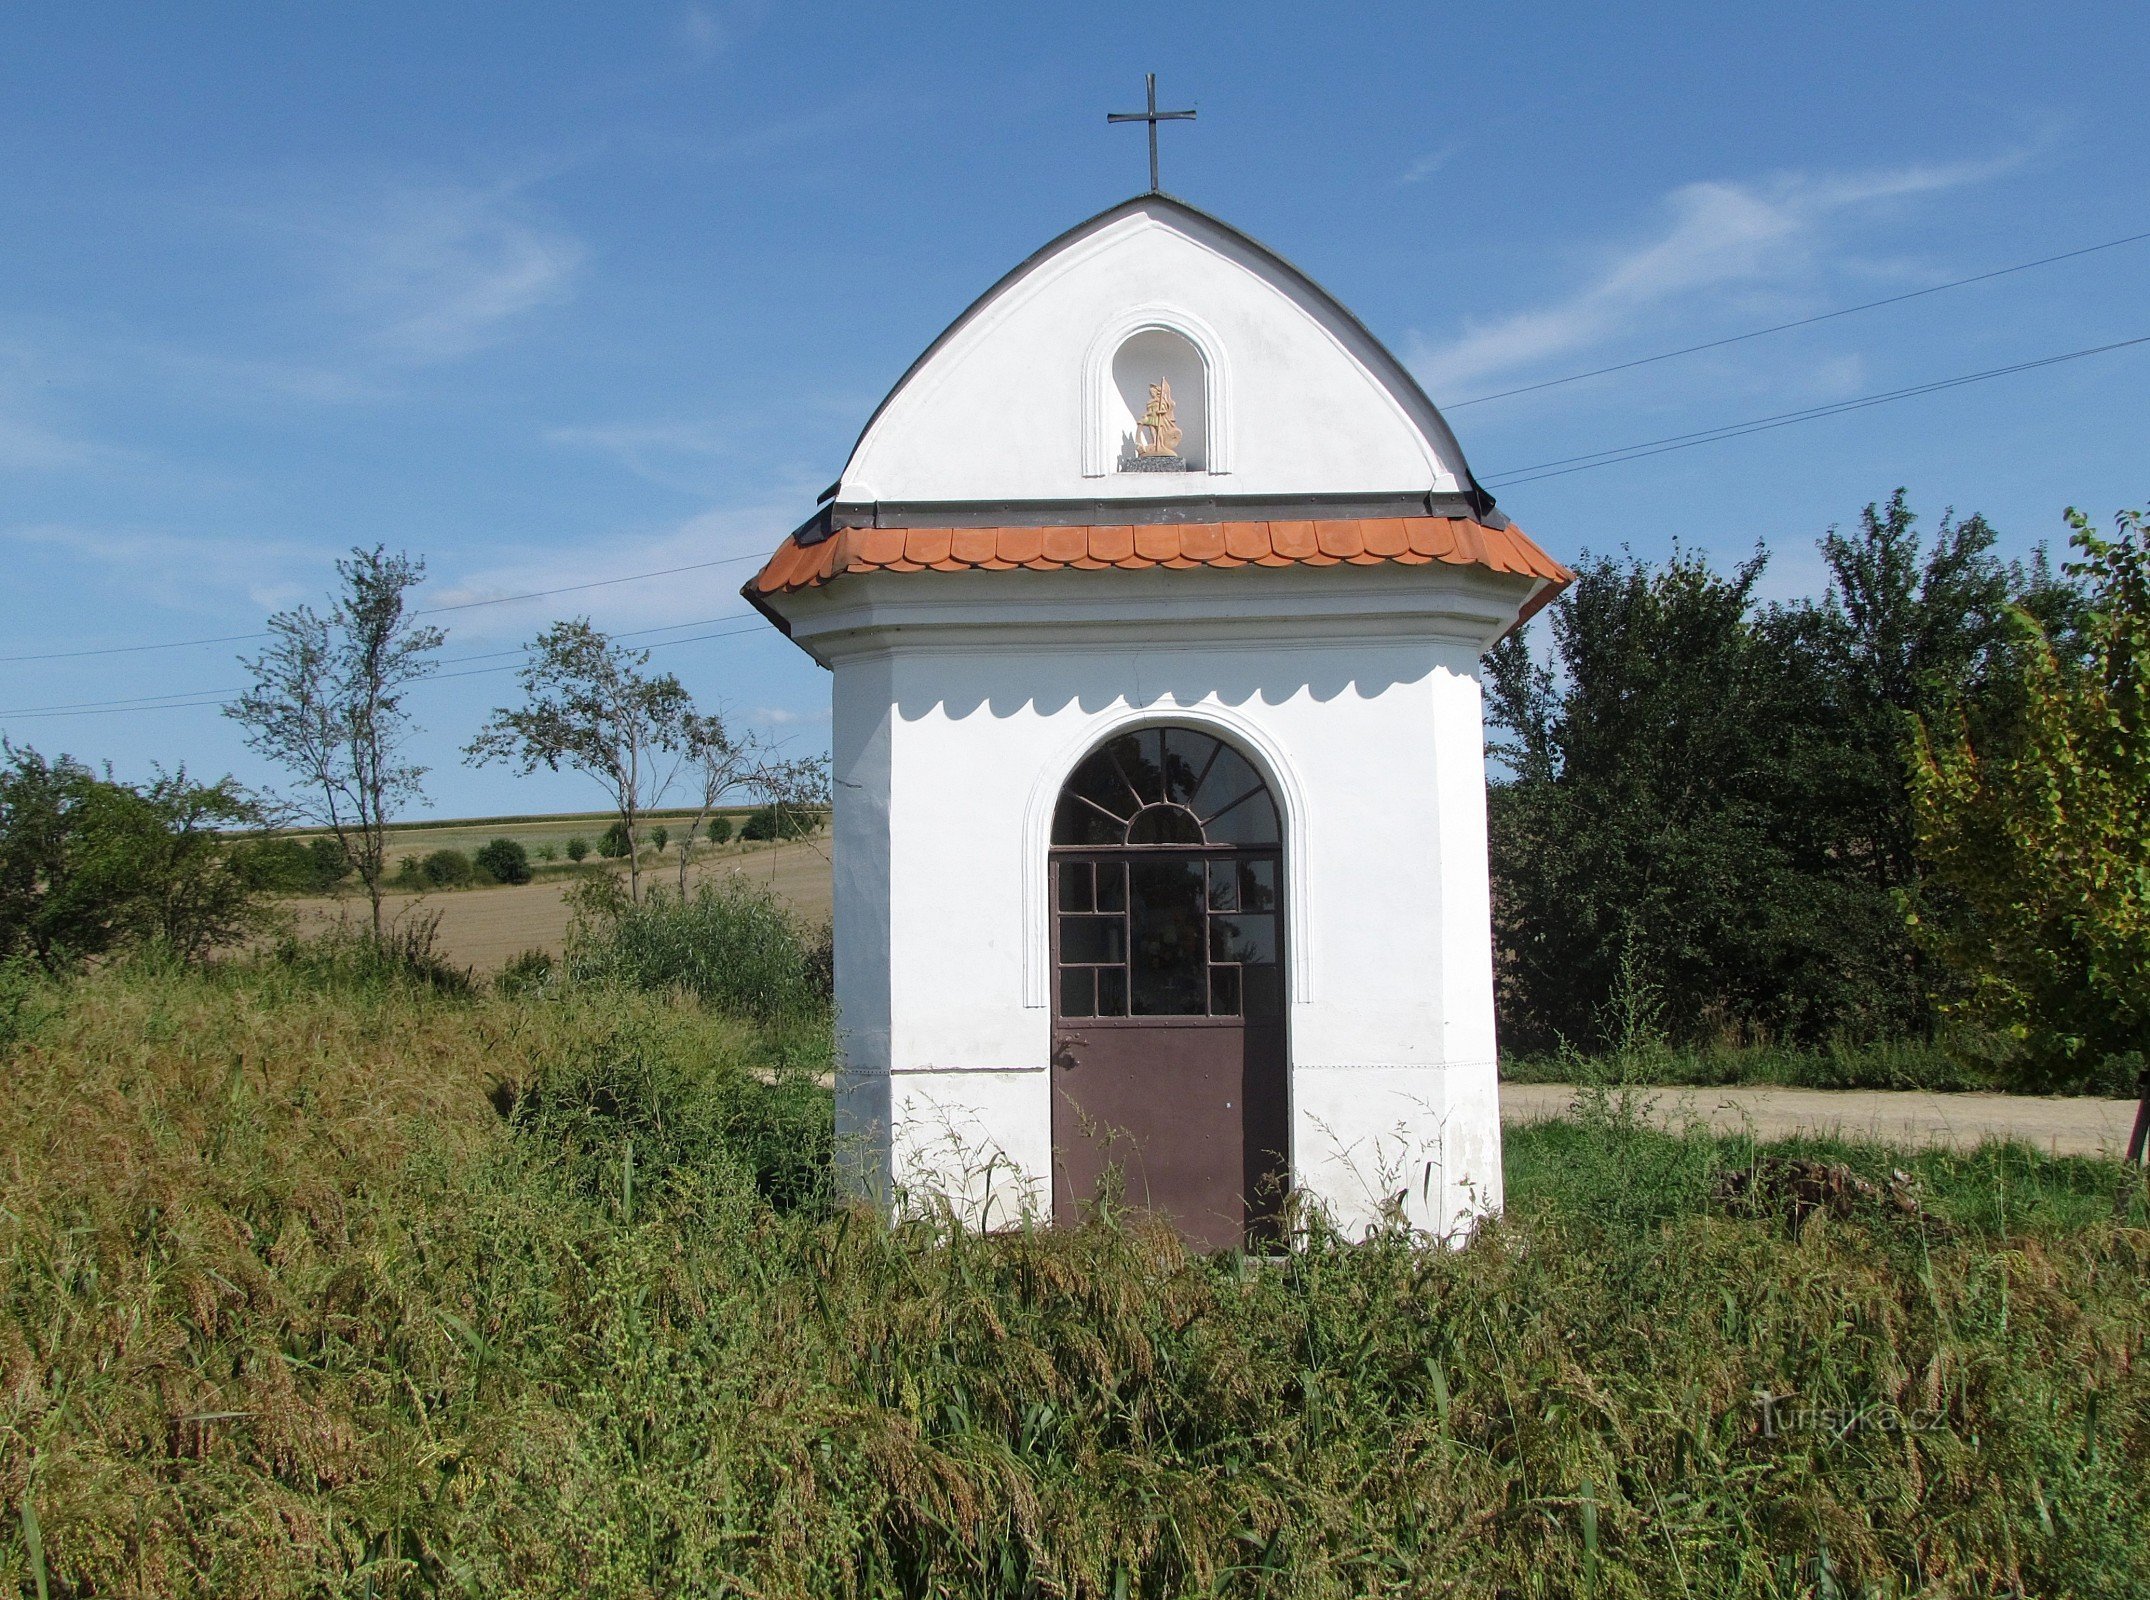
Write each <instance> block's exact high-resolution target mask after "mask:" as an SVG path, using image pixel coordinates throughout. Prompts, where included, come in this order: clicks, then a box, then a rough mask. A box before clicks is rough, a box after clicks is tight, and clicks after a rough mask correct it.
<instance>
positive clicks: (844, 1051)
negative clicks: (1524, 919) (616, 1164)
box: [745, 193, 1570, 1247]
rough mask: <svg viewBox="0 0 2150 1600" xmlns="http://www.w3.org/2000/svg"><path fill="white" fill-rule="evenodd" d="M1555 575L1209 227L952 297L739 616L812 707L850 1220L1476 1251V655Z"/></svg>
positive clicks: (1323, 322) (1490, 1053)
mask: <svg viewBox="0 0 2150 1600" xmlns="http://www.w3.org/2000/svg"><path fill="white" fill-rule="evenodd" d="M1569 577H1570V574H1569V573H1568V572H1567V570H1566V569H1565V568H1563V567H1562V566H1561V565H1560V564H1559V563H1558V562H1556V561H1554V560H1552V559H1551V558H1550V557H1548V556H1547V555H1546V554H1545V553H1544V552H1543V551H1542V550H1541V549H1539V548H1538V546H1537V545H1536V544H1535V543H1533V542H1532V541H1531V540H1530V539H1529V538H1528V537H1526V536H1525V535H1524V534H1523V533H1522V532H1521V530H1520V529H1518V528H1516V527H1515V526H1514V525H1513V524H1512V523H1510V522H1509V521H1508V520H1507V518H1506V517H1504V516H1503V515H1502V514H1501V513H1500V511H1499V510H1498V509H1497V508H1496V507H1495V505H1494V502H1493V499H1492V497H1491V496H1490V495H1488V494H1487V493H1486V492H1485V491H1484V490H1483V489H1482V488H1481V487H1480V486H1479V485H1478V484H1477V482H1476V481H1475V480H1474V479H1473V478H1472V476H1471V473H1470V469H1469V467H1468V466H1467V465H1466V463H1465V461H1464V458H1463V452H1462V450H1461V449H1460V448H1459V447H1458V445H1457V443H1456V439H1455V436H1454V435H1453V433H1451V432H1450V430H1449V428H1448V426H1447V424H1446V423H1445V422H1444V421H1443V420H1442V418H1441V416H1440V414H1439V412H1438V411H1437V410H1435V408H1434V406H1433V404H1432V403H1431V402H1430V401H1429V400H1428V399H1427V398H1426V396H1425V394H1424V393H1423V392H1422V391H1421V390H1420V388H1419V386H1418V384H1417V383H1416V382H1415V381H1414V380H1413V379H1412V377H1411V376H1410V374H1409V373H1408V372H1407V371H1406V370H1405V369H1404V367H1403V366H1402V364H1401V363H1400V362H1398V361H1397V360H1396V359H1395V357H1393V356H1392V355H1391V354H1390V353H1389V352H1388V351H1387V350H1386V349H1385V348H1383V347H1382V345H1381V344H1380V342H1379V341H1378V340H1376V339H1375V338H1374V337H1373V335H1372V334H1371V333H1369V332H1368V331H1367V330H1366V328H1365V327H1364V326H1362V325H1361V324H1360V323H1359V321H1358V320H1357V319H1356V318H1355V317H1353V316H1352V315H1351V314H1350V313H1349V312H1348V311H1346V310H1345V309H1344V308H1343V307H1342V306H1341V305H1340V304H1338V303H1337V302H1336V301H1335V300H1334V299H1333V298H1332V297H1331V296H1329V295H1328V294H1327V293H1325V292H1324V291H1323V290H1322V289H1320V288H1319V287H1318V286H1317V285H1315V284H1314V283H1313V282H1312V281H1311V280H1310V279H1308V278H1307V277H1306V276H1305V275H1304V274H1303V273H1301V272H1299V271H1298V270H1297V269H1296V268H1294V267H1292V266H1291V265H1290V264H1289V263H1288V262H1286V261H1285V260H1283V259H1282V258H1281V257H1279V256H1277V255H1276V254H1275V253H1273V252H1272V251H1270V250H1268V249H1265V248H1264V247H1263V246H1261V245H1259V244H1256V243H1255V242H1254V241H1253V240H1251V239H1249V238H1247V237H1246V236H1245V235H1244V234H1242V233H1240V232H1238V231H1237V230H1236V229H1233V228H1231V227H1230V226H1228V225H1227V224H1225V223H1223V222H1220V221H1218V220H1217V219H1216V218H1213V217H1210V216H1208V215H1206V214H1204V213H1203V212H1200V211H1198V210H1196V209H1194V208H1193V207H1191V206H1188V205H1185V204H1184V203H1182V202H1180V201H1178V200H1175V199H1172V198H1170V197H1168V196H1165V195H1162V194H1156V193H1152V194H1147V195H1143V196H1141V197H1139V198H1137V199H1134V200H1130V201H1128V202H1126V203H1124V204H1122V205H1118V206H1115V207H1113V208H1112V209H1111V210H1108V211H1106V212H1104V213H1102V214H1100V215H1098V216H1096V217H1093V218H1091V219H1090V220H1089V221H1087V222H1085V223H1082V224H1081V225H1080V226H1078V227H1076V228H1073V229H1071V230H1070V231H1069V232H1067V233H1065V234H1063V235H1062V236H1061V237H1060V238H1058V239H1056V240H1054V241H1052V242H1051V243H1050V244H1048V245H1046V246H1045V247H1044V248H1043V249H1042V250H1040V251H1039V252H1038V253H1037V254H1035V255H1033V256H1032V257H1031V258H1030V259H1029V260H1027V261H1025V262H1023V263H1022V264H1021V265H1020V266H1018V267H1017V268H1015V270H1014V271H1012V272H1010V273H1009V274H1008V275H1007V276H1006V277H1004V278H1003V279H1002V280H1001V281H1000V282H999V283H997V284H995V285H994V286H993V287H992V288H991V289H989V290H988V291H987V292H986V293H985V294H984V295H983V296H981V297H980V298H979V300H978V301H977V302H976V303H974V304H973V305H972V306H971V307H970V308H969V309H968V310H967V311H965V312H964V313H963V315H962V316H960V317H959V318H957V320H956V321H955V322H954V323H953V324H952V325H951V326H950V327H949V328H948V329H947V331H945V332H944V333H943V334H942V335H941V336H940V337H939V338H938V339H937V340H935V341H934V343H933V344H932V345H931V346H930V347H929V348H928V349H927V350H926V351H925V353H924V354H923V355H921V356H920V357H919V358H918V360H917V362H916V363H914V364H913V366H912V367H911V369H910V371H908V372H907V373H905V374H904V376H903V378H902V379H901V381H899V382H898V384H897V385H896V387H895V389H894V390H893V391H891V392H890V394H889V395H888V397H887V398H886V399H885V400H884V401H883V402H882V403H881V405H880V408H879V409H878V410H877V411H876V412H875V413H874V415H873V417H872V418H871V420H870V421H868V423H867V424H866V428H865V431H864V432H863V433H862V434H861V436H860V438H859V441H858V444H857V445H856V447H855V448H854V449H853V451H852V454H851V458H850V460H849V462H848V463H847V464H846V466H845V468H844V471H843V475H842V477H841V478H840V479H839V480H838V481H837V483H836V484H834V485H833V486H832V487H831V489H830V490H829V491H828V493H827V494H826V495H825V496H824V498H823V501H822V503H821V505H820V506H819V508H818V509H817V510H816V511H815V512H814V514H813V515H812V516H811V517H809V518H808V519H807V520H806V522H805V523H804V524H803V525H802V526H801V527H800V528H799V529H798V530H797V531H795V532H794V533H792V534H791V535H790V536H788V537H787V538H786V539H785V540H784V542H783V543H782V545H781V546H780V547H779V548H778V549H777V551H776V553H775V554H774V555H773V556H772V557H771V558H770V560H769V561H768V563H767V565H766V566H764V567H763V568H762V570H761V571H760V572H759V573H758V574H757V575H756V576H755V577H754V578H753V579H752V580H751V581H750V582H749V583H748V584H747V586H746V590H745V593H746V596H747V598H748V599H749V600H750V601H751V602H752V603H753V604H754V605H755V606H757V607H758V608H759V609H760V610H761V611H762V612H763V613H764V614H765V615H766V616H767V617H768V618H769V619H770V620H771V621H773V622H774V623H775V624H776V625H777V626H778V627H780V628H782V629H783V630H784V631H785V632H786V633H787V634H788V635H789V636H790V637H791V638H792V639H793V640H794V641H795V642H796V643H797V644H799V645H800V647H801V648H803V649H805V650H806V651H808V652H809V653H810V654H811V655H812V656H813V657H814V659H815V660H817V661H819V662H820V663H821V664H822V665H823V666H825V667H827V668H829V669H830V671H831V673H832V675H833V728H832V761H833V769H834V778H835V795H836V800H835V822H834V854H835V931H836V994H837V1007H838V1018H839V1022H838V1026H839V1034H840V1043H841V1065H840V1069H839V1075H838V1091H837V1132H838V1142H839V1152H840V1159H841V1160H842V1162H843V1163H844V1166H845V1170H846V1171H847V1173H848V1174H849V1175H850V1177H851V1180H852V1181H853V1182H854V1183H855V1184H856V1185H858V1186H859V1187H860V1188H862V1189H863V1190H865V1191H867V1192H869V1193H872V1194H875V1195H878V1196H880V1197H881V1198H883V1200H884V1201H885V1202H888V1203H895V1204H902V1203H905V1202H907V1201H909V1202H919V1201H925V1200H929V1199H933V1200H947V1201H950V1202H952V1203H953V1204H955V1206H956V1207H957V1208H958V1210H959V1212H961V1213H962V1214H964V1215H965V1216H967V1217H968V1218H969V1219H970V1220H972V1221H974V1222H976V1223H978V1224H980V1225H984V1226H1005V1225H1010V1224H1013V1223H1015V1222H1017V1221H1019V1220H1021V1219H1022V1218H1023V1217H1025V1216H1026V1215H1027V1216H1031V1217H1044V1216H1051V1217H1052V1218H1054V1219H1056V1220H1060V1221H1070V1220H1073V1219H1075V1218H1076V1217H1078V1216H1079V1215H1081V1213H1082V1211H1083V1209H1084V1208H1085V1207H1086V1206H1088V1205H1090V1204H1091V1203H1093V1202H1094V1201H1095V1200H1096V1199H1097V1197H1098V1195H1099V1189H1100V1184H1101V1183H1103V1184H1107V1185H1109V1188H1108V1189H1107V1190H1106V1193H1107V1195H1108V1197H1116V1198H1117V1200H1118V1202H1119V1203H1123V1204H1127V1205H1132V1206H1145V1207H1149V1208H1152V1209H1155V1210H1157V1211H1160V1212H1162V1213H1164V1214H1165V1215H1167V1216H1169V1217H1170V1218H1171V1219H1172V1221H1173V1222H1174V1224H1175V1225H1176V1226H1178V1227H1179V1228H1180V1229H1181V1230H1182V1231H1183V1232H1184V1233H1185V1234H1186V1235H1187V1236H1188V1237H1189V1238H1190V1239H1191V1240H1192V1241H1193V1242H1195V1243H1196V1244H1198V1245H1201V1246H1204V1247H1227V1246H1238V1245H1241V1244H1252V1245H1255V1246H1260V1245H1261V1244H1262V1243H1263V1242H1264V1241H1265V1240H1268V1239H1272V1238H1273V1237H1274V1236H1275V1235H1276V1232H1277V1230H1278V1229H1279V1228H1280V1226H1282V1225H1283V1219H1284V1218H1285V1217H1286V1216H1287V1214H1288V1212H1289V1208H1290V1206H1291V1205H1292V1204H1293V1203H1294V1202H1296V1203H1297V1204H1300V1205H1313V1206H1319V1207H1321V1208H1323V1209H1325V1210H1326V1211H1327V1212H1328V1213H1329V1214H1330V1216H1331V1217H1332V1218H1333V1219H1334V1221H1335V1222H1336V1223H1337V1224H1338V1225H1339V1226H1341V1227H1343V1228H1344V1229H1345V1230H1347V1231H1350V1232H1363V1231H1365V1230H1367V1229H1369V1228H1371V1227H1373V1226H1376V1225H1377V1224H1379V1223H1380V1222H1382V1221H1383V1220H1384V1219H1401V1220H1404V1221H1407V1222H1409V1223H1410V1224H1412V1225H1414V1226H1416V1227H1418V1228H1421V1229H1424V1230H1426V1231H1428V1232H1431V1233H1435V1234H1444V1235H1445V1234H1449V1233H1452V1232H1454V1231H1455V1230H1457V1229H1458V1228H1460V1227H1462V1226H1466V1225H1467V1224H1468V1222H1469V1221H1470V1220H1471V1219H1472V1218H1473V1217H1474V1216H1477V1215H1480V1214H1482V1213H1485V1212H1487V1211H1490V1210H1494V1209H1497V1208H1498V1207H1499V1205H1500V1203H1501V1167H1500V1125H1499V1101H1498V1093H1497V1087H1496V1075H1495V1065H1494V1022H1493V972H1492V958H1491V948H1490V915H1489V900H1488V889H1487V878H1486V835H1485V769H1484V756H1483V725H1482V713H1481V707H1480V688H1479V681H1478V670H1479V658H1480V656H1481V654H1482V653H1483V652H1484V651H1485V650H1486V649H1487V648H1488V647H1489V646H1490V645H1491V644H1492V643H1493V642H1494V641H1496V640H1497V639H1498V638H1499V637H1500V636H1501V635H1502V634H1504V633H1505V632H1507V631H1508V630H1509V629H1511V628H1513V627H1515V626H1516V625H1517V624H1518V623H1519V621H1521V620H1523V619H1525V618H1527V617H1528V616H1529V615H1530V614H1531V613H1532V612H1533V611H1534V610H1535V609H1537V608H1538V607H1539V606H1542V605H1543V604H1545V602H1546V601H1547V600H1549V599H1550V598H1552V596H1553V595H1554V594H1555V593H1556V592H1557V591H1558V590H1559V588H1560V587H1561V586H1562V585H1564V584H1565V583H1566V582H1567V581H1568V580H1569Z"/></svg>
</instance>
